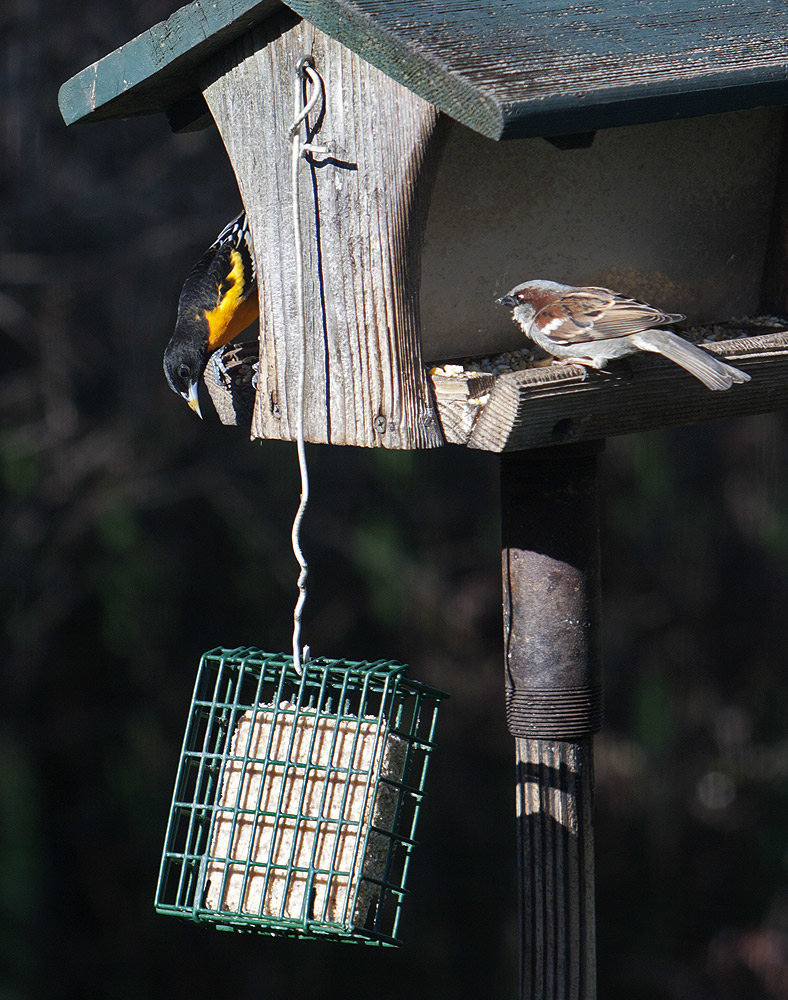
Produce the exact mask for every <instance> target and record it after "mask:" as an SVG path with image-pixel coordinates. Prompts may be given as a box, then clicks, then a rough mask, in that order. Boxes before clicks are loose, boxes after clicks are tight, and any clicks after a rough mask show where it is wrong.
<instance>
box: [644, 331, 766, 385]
mask: <svg viewBox="0 0 788 1000" xmlns="http://www.w3.org/2000/svg"><path fill="white" fill-rule="evenodd" d="M631 340H632V343H633V344H635V345H636V346H637V347H639V348H640V349H641V351H653V352H654V354H662V355H663V356H664V357H666V358H668V359H669V360H670V361H673V362H675V363H676V364H677V365H681V367H682V368H684V369H685V370H686V371H688V372H689V373H690V375H694V376H695V378H698V379H700V380H701V382H702V383H703V384H704V385H705V386H707V387H708V388H709V389H730V387H731V386H732V385H733V384H734V382H749V381H750V376H749V375H748V374H747V373H746V372H743V371H739V369H738V368H734V367H733V365H726V364H725V362H724V361H718V360H717V358H715V357H714V355H713V354H709V352H708V351H704V350H702V349H701V348H700V347H696V346H695V345H694V344H691V343H690V342H689V341H688V340H684V339H683V337H679V336H677V335H676V334H675V333H670V331H668V330H644V331H643V333H636V334H633V335H632V338H631Z"/></svg>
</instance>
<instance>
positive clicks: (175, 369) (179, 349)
mask: <svg viewBox="0 0 788 1000" xmlns="http://www.w3.org/2000/svg"><path fill="white" fill-rule="evenodd" d="M207 363H208V342H207V339H206V337H205V336H204V335H203V334H202V333H201V332H200V331H192V330H190V329H188V328H187V329H183V328H182V327H176V329H175V333H173V335H172V339H171V340H170V342H169V344H167V348H166V350H165V351H164V374H165V375H166V376H167V381H168V382H169V383H170V388H171V389H172V390H173V391H174V392H177V393H178V394H179V395H180V396H183V398H184V399H185V400H186V402H187V403H188V404H189V407H190V408H191V409H192V410H194V412H195V413H196V414H197V416H199V417H201V416H202V413H201V412H200V401H199V399H198V398H197V386H198V385H199V383H200V379H201V378H202V374H203V372H204V371H205V366H206V365H207Z"/></svg>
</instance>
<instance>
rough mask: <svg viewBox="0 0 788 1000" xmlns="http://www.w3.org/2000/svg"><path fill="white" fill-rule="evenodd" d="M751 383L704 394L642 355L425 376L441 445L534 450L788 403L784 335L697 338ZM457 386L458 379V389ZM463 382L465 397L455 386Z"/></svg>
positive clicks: (787, 337) (682, 375) (787, 338)
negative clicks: (591, 366)
mask: <svg viewBox="0 0 788 1000" xmlns="http://www.w3.org/2000/svg"><path fill="white" fill-rule="evenodd" d="M703 346H704V348H707V349H708V350H710V351H711V352H712V353H713V354H716V355H718V356H719V357H723V358H725V359H726V360H728V361H730V362H731V363H732V364H734V365H735V366H736V367H737V368H741V369H742V370H743V371H746V372H748V373H749V374H750V375H751V376H752V380H751V381H750V382H747V383H746V384H744V385H735V386H733V387H732V388H731V389H729V390H727V391H725V392H710V391H709V390H708V389H707V388H706V387H705V386H704V385H702V384H701V383H700V382H698V380H697V379H694V378H692V376H691V375H688V374H687V373H686V372H684V371H682V370H681V369H680V368H677V367H676V365H674V364H671V362H669V361H666V360H664V359H662V358H657V357H654V356H651V355H648V356H647V355H638V356H636V357H632V358H627V359H626V361H625V362H619V363H618V364H617V365H615V366H611V368H610V369H608V370H605V371H593V372H587V371H586V370H585V369H584V368H582V366H580V365H566V366H564V365H548V366H546V367H543V368H529V369H526V370H523V371H511V372H504V373H501V374H498V375H494V376H492V386H491V388H490V389H489V391H485V389H484V385H483V384H480V383H479V379H480V378H485V377H486V378H490V376H484V375H481V376H480V375H479V374H478V373H474V372H469V373H468V374H467V376H458V375H452V376H445V375H441V374H439V373H436V374H434V375H433V383H434V387H435V396H436V400H437V404H438V412H439V414H440V417H441V423H442V426H443V429H444V433H445V434H446V440H447V442H449V443H451V444H463V445H467V446H468V447H469V448H480V449H482V450H484V451H496V452H501V451H514V450H520V449H528V448H542V447H545V446H547V445H553V444H562V443H567V442H570V441H592V440H596V439H599V438H605V437H608V436H610V435H617V434H632V433H635V432H638V431H648V430H656V429H658V428H661V427H676V426H681V425H683V424H695V423H700V422H702V421H704V420H714V419H720V418H723V417H735V416H743V415H746V414H750V413H767V412H769V411H772V410H780V409H784V408H785V407H788V332H778V333H773V334H767V335H764V336H758V337H743V338H739V339H736V340H729V341H723V342H719V343H712V344H704V345H703ZM458 383H459V385H458ZM463 383H467V385H468V387H469V389H468V394H467V397H466V398H463V397H462V389H461V385H462V384H463Z"/></svg>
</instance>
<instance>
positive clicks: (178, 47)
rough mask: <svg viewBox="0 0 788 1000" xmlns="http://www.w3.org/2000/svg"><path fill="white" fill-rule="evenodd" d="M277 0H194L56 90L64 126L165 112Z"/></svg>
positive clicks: (195, 87)
mask: <svg viewBox="0 0 788 1000" xmlns="http://www.w3.org/2000/svg"><path fill="white" fill-rule="evenodd" d="M281 6H282V4H281V3H280V2H279V0H221V2H216V0H196V2H194V3H190V4H187V5H186V6H185V7H181V8H180V9H179V10H176V11H175V13H174V14H172V15H171V16H170V17H168V18H167V20H166V21H160V22H159V23H158V24H155V25H154V26H153V27H152V28H149V29H148V30H147V31H143V32H142V34H140V35H137V37H136V38H133V39H132V40H131V41H129V42H126V43H125V44H124V45H121V46H120V47H119V48H117V49H115V51H114V52H110V53H109V54H108V55H106V56H104V57H103V58H102V59H99V60H97V61H96V62H94V63H93V64H92V65H90V66H87V67H86V68H85V69H83V70H82V71H81V72H79V73H77V74H76V75H75V76H73V77H71V79H70V80H67V81H66V82H65V83H64V84H63V85H62V86H61V88H60V91H59V94H58V104H59V106H60V113H61V115H62V116H63V120H64V121H65V123H66V125H73V124H76V123H77V122H88V121H103V120H107V119H113V118H128V117H132V116H134V115H145V114H152V113H154V112H157V111H165V110H166V108H167V107H168V106H170V105H172V104H175V103H176V102H177V101H178V100H180V99H181V98H183V97H186V96H187V95H188V94H189V93H192V92H193V91H195V90H199V86H198V84H197V75H196V74H197V69H198V67H199V66H200V64H201V63H202V62H203V61H204V60H205V59H206V58H208V57H209V56H210V55H211V54H212V53H214V52H217V51H219V49H221V48H223V47H224V46H225V45H228V44H229V43H230V42H232V41H233V40H234V39H236V38H239V37H240V36H241V35H243V34H245V33H246V32H247V31H248V30H249V29H250V28H251V27H253V26H254V25H255V24H257V23H258V22H259V21H262V20H264V19H265V18H266V17H269V16H270V15H271V14H272V13H274V12H275V11H276V10H278V9H279V8H280V7H281Z"/></svg>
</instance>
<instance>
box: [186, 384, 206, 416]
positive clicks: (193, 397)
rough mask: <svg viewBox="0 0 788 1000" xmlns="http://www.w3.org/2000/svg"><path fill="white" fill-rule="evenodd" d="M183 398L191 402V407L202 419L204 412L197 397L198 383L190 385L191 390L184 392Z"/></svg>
mask: <svg viewBox="0 0 788 1000" xmlns="http://www.w3.org/2000/svg"><path fill="white" fill-rule="evenodd" d="M183 398H184V399H185V400H186V402H187V403H188V404H189V409H190V410H194V412H195V413H196V414H197V416H198V417H199V418H200V420H202V412H201V411H200V400H199V399H198V398H197V383H196V382H192V384H191V385H190V386H189V391H188V392H184V393H183Z"/></svg>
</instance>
